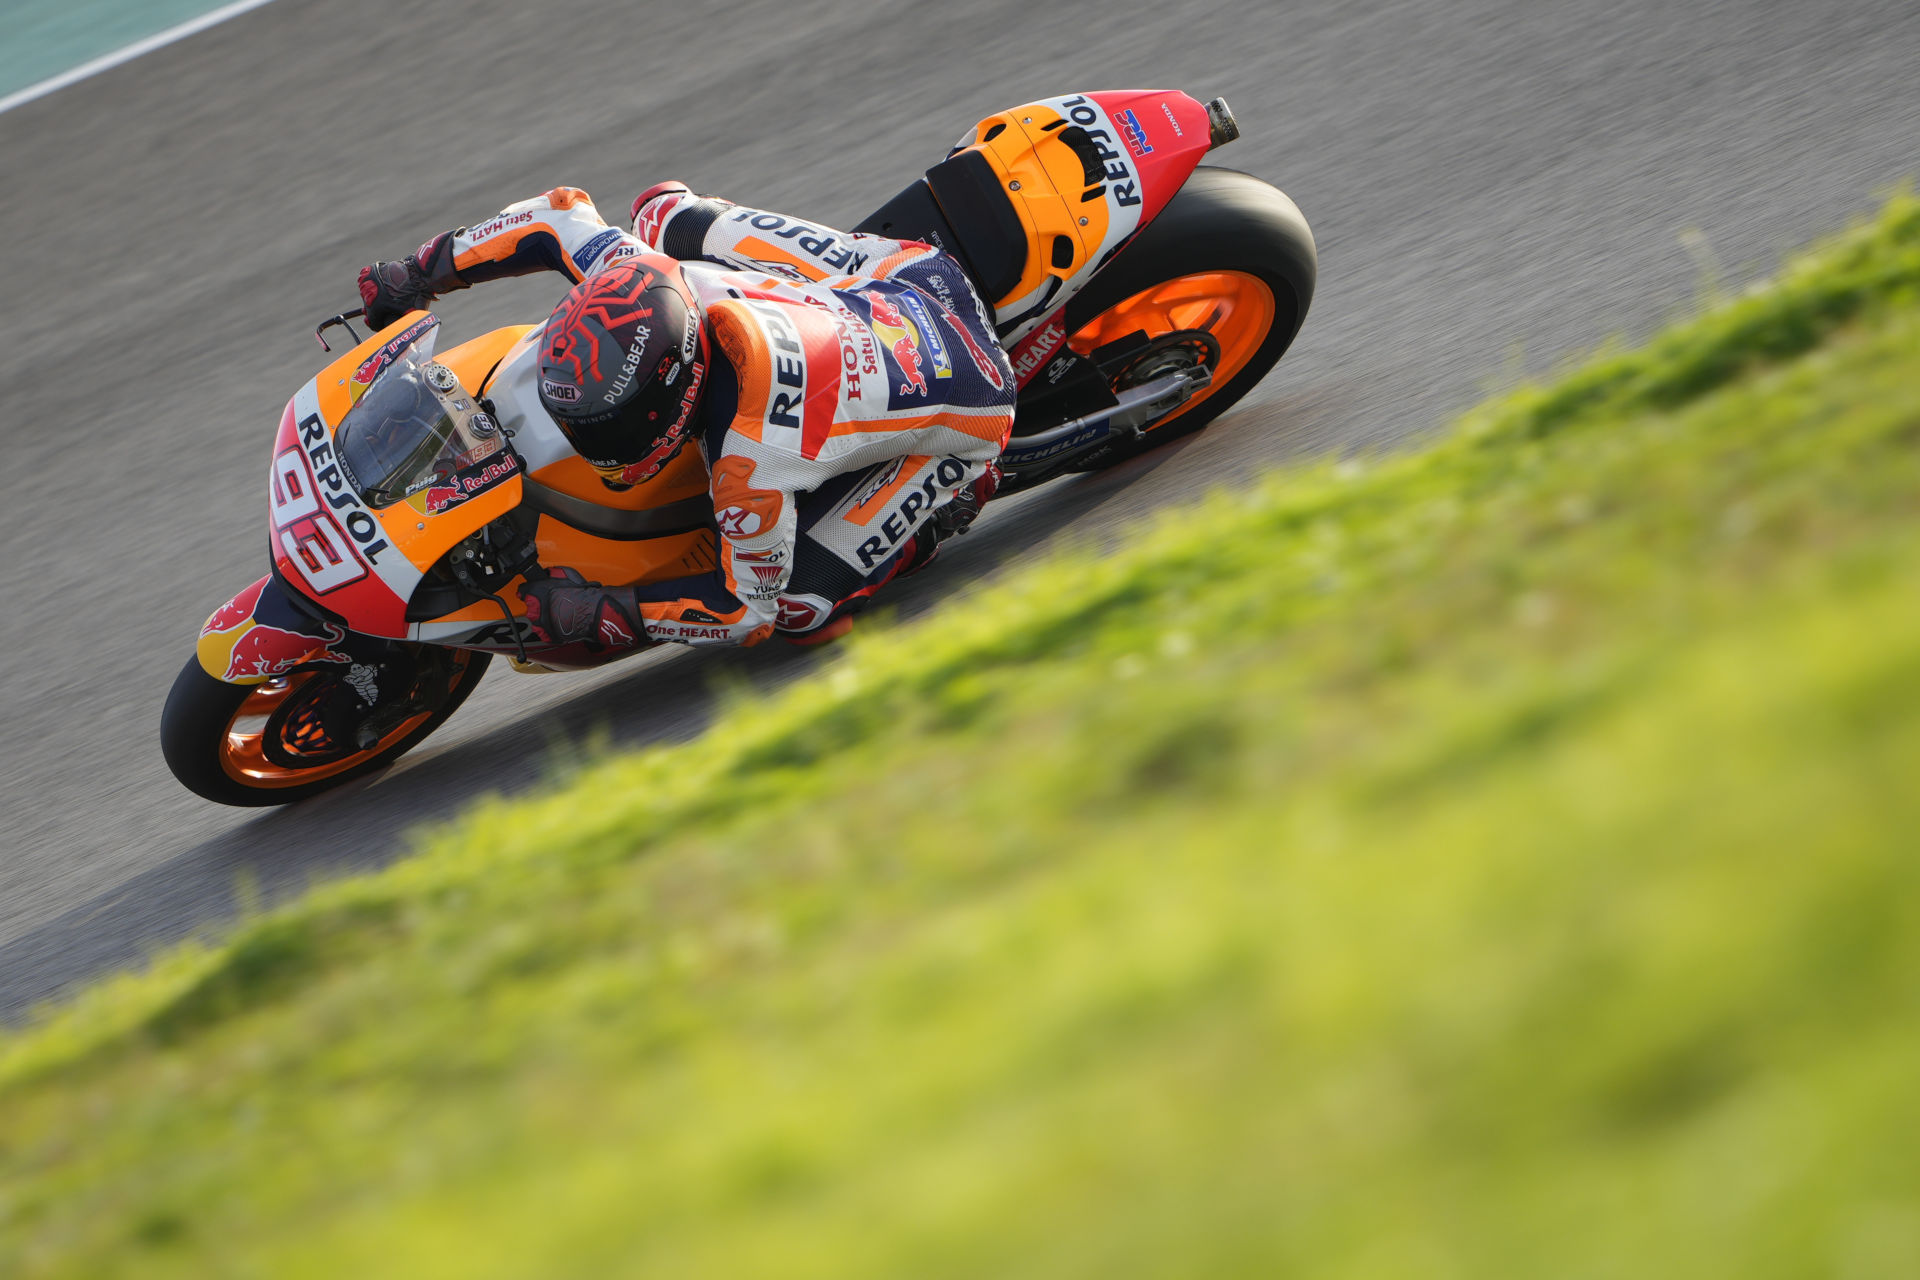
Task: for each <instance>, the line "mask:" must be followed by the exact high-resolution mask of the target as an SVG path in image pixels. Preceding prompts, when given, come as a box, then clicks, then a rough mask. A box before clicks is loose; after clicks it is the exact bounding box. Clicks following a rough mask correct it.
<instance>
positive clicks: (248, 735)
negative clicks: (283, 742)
mask: <svg viewBox="0 0 1920 1280" xmlns="http://www.w3.org/2000/svg"><path fill="white" fill-rule="evenodd" d="M466 670H467V659H466V655H465V654H460V655H457V656H456V657H455V659H454V669H453V680H454V681H458V680H459V679H460V677H461V676H462V675H464V674H465V673H466ZM318 674H320V673H319V672H316V671H298V672H295V673H294V674H292V675H290V676H281V677H279V678H277V679H274V680H269V681H267V682H266V683H265V684H262V685H256V686H254V688H253V689H252V690H250V691H249V692H248V694H247V696H246V699H245V700H244V701H243V702H241V704H240V705H239V707H238V708H236V709H235V710H234V713H233V718H232V719H230V720H228V721H227V732H226V735H225V736H224V737H223V738H222V739H221V742H220V767H221V768H222V769H223V770H225V771H226V774H227V776H228V777H229V778H232V779H233V780H234V781H235V782H238V783H241V784H243V785H245V786H249V787H264V788H274V787H298V786H303V785H305V784H306V783H309V782H319V781H321V780H323V779H326V778H333V777H338V776H339V775H340V774H343V773H345V772H346V771H347V770H349V769H352V768H356V767H357V766H359V765H363V764H365V763H366V762H367V761H369V760H371V759H373V757H375V756H377V755H379V754H380V753H381V752H382V751H385V750H386V749H387V748H389V747H391V746H393V744H394V743H396V742H398V741H400V740H401V739H402V738H404V737H406V736H407V735H408V734H410V733H412V732H413V731H414V730H415V729H418V728H419V727H420V726H421V725H423V724H425V723H426V722H427V720H428V718H429V717H431V716H432V715H433V712H431V711H422V712H421V713H420V714H419V715H416V716H409V717H407V718H406V719H405V720H403V721H401V722H400V723H399V724H398V725H396V726H394V727H393V728H392V729H391V730H389V731H388V732H387V733H386V735H385V736H384V737H382V738H381V739H380V741H378V742H376V743H374V744H373V745H372V746H371V747H368V748H367V749H366V750H364V751H355V752H351V753H349V754H348V755H345V756H342V757H341V758H339V759H338V760H329V761H327V762H326V763H324V764H316V765H311V766H308V767H306V768H297V769H296V768H289V767H287V766H286V765H283V764H278V763H276V762H275V761H273V760H271V759H269V758H268V757H267V752H266V730H267V722H268V721H269V720H271V719H272V718H273V713H274V712H276V711H278V710H279V709H280V708H281V706H282V705H284V704H285V702H286V701H287V699H289V698H291V697H292V696H293V695H294V693H296V692H297V691H298V690H300V689H301V688H302V687H304V686H305V685H306V684H307V683H308V682H309V681H310V680H312V679H313V678H314V677H315V676H316V675H318Z"/></svg>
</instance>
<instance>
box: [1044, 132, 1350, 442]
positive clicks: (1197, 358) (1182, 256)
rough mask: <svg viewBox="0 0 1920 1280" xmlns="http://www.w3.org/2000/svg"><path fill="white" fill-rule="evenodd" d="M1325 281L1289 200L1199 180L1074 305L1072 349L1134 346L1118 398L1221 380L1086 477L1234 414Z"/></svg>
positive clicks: (1116, 379) (1207, 175) (1207, 174)
mask: <svg viewBox="0 0 1920 1280" xmlns="http://www.w3.org/2000/svg"><path fill="white" fill-rule="evenodd" d="M1318 275H1319V256H1318V252H1317V251H1316V249H1315V247H1314V243H1313V232H1312V231H1311V230H1310V229H1309V228H1308V226H1307V221H1306V219H1305V218H1304V217H1302V216H1301V214H1300V210H1299V208H1298V207H1296V206H1295V205H1294V203H1293V201H1292V200H1290V199H1289V198H1288V197H1287V195H1286V193H1285V192H1283V191H1280V190H1279V189H1278V188H1276V187H1273V186H1270V185H1269V184H1267V183H1265V182H1262V181H1260V179H1258V178H1255V177H1253V176H1251V175H1250V174H1245V173H1240V172H1238V171H1236V170H1233V169H1215V168H1208V167H1202V168H1200V169H1197V170H1195V171H1194V173H1193V176H1192V177H1190V178H1189V179H1187V182H1186V185H1184V186H1183V187H1181V188H1180V190H1179V192H1178V193H1177V194H1176V195H1175V196H1174V197H1173V200H1172V201H1171V202H1170V203H1169V204H1168V205H1167V207H1166V209H1165V210H1163V211H1162V212H1161V214H1160V216H1159V217H1157V218H1155V219H1154V220H1153V221H1152V222H1151V223H1149V224H1148V225H1147V227H1146V229H1145V230H1143V231H1142V232H1141V233H1140V235H1139V236H1138V237H1136V238H1135V239H1134V241H1133V242H1132V243H1131V244H1129V245H1128V246H1127V247H1126V248H1125V249H1124V250H1122V251H1121V253H1120V256H1119V257H1117V258H1115V259H1114V260H1113V262H1112V263H1111V264H1109V265H1108V266H1107V267H1106V268H1105V269H1103V270H1102V271H1101V272H1100V273H1099V274H1098V275H1096V276H1095V277H1094V278H1093V280H1092V281H1090V282H1089V283H1088V285H1087V287H1086V288H1085V289H1084V290H1082V291H1081V293H1080V294H1079V296H1077V297H1075V298H1074V299H1073V301H1071V302H1070V303H1068V304H1067V313H1066V329H1067V333H1068V338H1067V345H1068V346H1070V347H1071V348H1073V350H1074V351H1076V352H1078V353H1079V354H1080V355H1082V356H1085V355H1089V354H1091V353H1092V352H1094V351H1095V350H1097V349H1099V348H1102V347H1107V348H1108V349H1109V350H1113V349H1114V347H1113V345H1112V344H1118V343H1123V342H1124V343H1127V344H1128V346H1127V349H1128V355H1127V356H1126V357H1125V358H1124V359H1123V360H1122V361H1120V362H1119V365H1118V367H1114V368H1112V370H1111V373H1112V377H1111V383H1112V386H1113V389H1114V390H1115V391H1121V390H1124V389H1126V388H1127V387H1130V386H1138V385H1140V384H1142V383H1145V382H1149V381H1152V380H1153V379H1155V378H1160V377H1164V376H1166V375H1167V374H1168V373H1172V372H1176V371H1178V370H1179V369H1181V368H1185V367H1192V366H1194V365H1205V366H1206V367H1207V369H1208V371H1209V372H1210V373H1211V374H1212V375H1213V376H1212V381H1211V382H1210V383H1209V384H1208V385H1207V386H1206V387H1205V388H1203V389H1202V390H1201V391H1200V392H1198V393H1197V394H1195V395H1194V396H1193V397H1192V398H1191V399H1189V400H1188V401H1187V402H1186V403H1185V404H1182V405H1181V406H1180V407H1179V408H1177V409H1175V410H1173V411H1172V412H1170V413H1168V414H1167V415H1166V416H1165V417H1162V418H1161V419H1159V420H1158V421H1156V422H1153V423H1151V424H1149V425H1148V426H1147V427H1146V428H1145V430H1144V431H1143V432H1142V433H1141V435H1140V436H1139V437H1138V438H1136V439H1131V440H1125V439H1117V440H1115V441H1114V442H1113V443H1112V444H1110V445H1108V446H1107V447H1106V448H1105V449H1102V450H1100V451H1099V452H1098V453H1096V454H1094V455H1092V456H1091V457H1089V458H1087V459H1085V460H1084V461H1082V462H1080V463H1079V464H1077V467H1076V469H1077V470H1082V471H1087V470H1093V469H1096V468H1099V467H1105V466H1111V465H1112V464H1113V463H1115V462H1119V461H1121V460H1122V459H1124V458H1130V457H1133V456H1135V455H1136V454H1139V453H1143V452H1145V451H1146V450H1148V449H1151V448H1153V447H1155V446H1156V445H1159V444H1163V443H1165V442H1166V441H1168V440H1172V439H1175V438H1177V437H1179V436H1184V435H1188V434H1190V433H1192V432H1195V431H1198V430H1199V429H1200V428H1202V427H1204V426H1206V425H1207V424H1208V423H1209V422H1212V421H1213V420H1214V419H1215V418H1217V417H1219V416H1220V415H1221V414H1222V413H1225V412H1226V411H1227V410H1228V409H1229V408H1231V407H1232V406H1233V405H1234V404H1235V403H1236V402H1237V401H1239V400H1240V398H1241V397H1243V396H1245V395H1246V394H1247V392H1249V391H1251V390H1253V388H1254V386H1255V385H1256V384H1258V383H1259V381H1260V380H1261V379H1262V378H1264V377H1266V376H1267V373H1268V371H1269V370H1271V369H1272V368H1273V366H1274V365H1275V363H1277V362H1278V361H1279V359H1280V357H1281V355H1282V354H1284V353H1285V352H1286V349H1287V347H1288V345H1289V344H1291V343H1292V341H1293V338H1294V335H1295V334H1297V333H1298V332H1299V331H1300V325H1301V322H1302V321H1304V320H1305V319H1306V316H1307V306H1308V304H1309V303H1311V302H1312V301H1313V289H1314V284H1315V282H1316V280H1317V279H1318ZM1143 339H1144V341H1143Z"/></svg>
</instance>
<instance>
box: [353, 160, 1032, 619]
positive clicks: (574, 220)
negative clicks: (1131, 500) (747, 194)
mask: <svg viewBox="0 0 1920 1280" xmlns="http://www.w3.org/2000/svg"><path fill="white" fill-rule="evenodd" d="M632 217H633V223H632V226H633V230H632V232H631V234H629V233H628V232H625V231H621V230H618V229H616V228H614V227H610V226H608V225H607V223H606V222H605V221H603V220H602V219H601V217H600V214H599V212H598V210H596V209H595V208H594V205H593V202H592V200H591V199H590V198H589V197H588V196H587V194H586V193H585V192H583V191H580V190H577V189H575V188H572V187H559V188H556V189H554V190H552V191H548V192H545V193H544V194H542V195H539V196H535V197H534V198H533V199H531V200H524V201H521V202H519V203H517V204H512V205H509V206H507V208H506V209H504V210H502V211H501V212H500V213H499V214H498V215H496V216H495V217H493V218H490V219H488V220H486V221H484V222H481V223H479V224H476V225H474V226H470V227H461V228H458V229H457V230H453V231H448V232H444V233H442V234H440V235H438V236H435V237H434V238H433V239H431V240H428V241H427V242H426V243H425V244H423V245H421V246H420V248H419V249H418V250H416V251H415V252H414V253H412V254H411V255H409V256H407V257H405V258H402V259H400V260H398V261H394V262H380V263H375V264H374V265H372V266H369V267H365V268H363V269H362V270H361V272H360V280H359V283H360V296H361V300H362V302H363V304H364V305H365V308H366V314H367V319H368V321H369V323H371V324H373V325H374V326H375V327H376V328H384V327H386V326H387V325H388V324H391V323H392V322H393V321H394V320H396V319H398V318H399V317H400V316H401V315H402V314H404V313H405V312H407V311H409V310H411V309H413V308H416V307H424V306H427V305H428V304H430V303H431V302H432V301H433V300H434V299H436V298H437V297H439V296H441V295H443V294H446V293H450V292H453V291H454V290H457V289H464V288H467V287H468V286H470V285H473V284H478V283H481V282H482V281H486V280H495V279H500V278H503V277H506V276H518V275H527V274H531V273H533V272H537V271H542V270H549V271H558V272H560V273H561V274H563V275H565V276H567V277H568V278H569V279H570V280H572V281H574V282H575V284H574V287H573V289H572V290H571V291H570V292H569V293H568V294H567V296H566V297H565V298H564V299H563V300H562V301H561V303H560V305H559V306H558V307H557V308H556V309H555V310H554V312H553V314H552V316H551V317H550V318H549V319H548V321H547V324H546V328H545V332H544V334H543V335H542V338H541V341H542V348H541V351H540V356H539V361H540V369H539V372H540V399H541V403H542V404H543V405H544V406H545V408H546V409H547V411H548V413H550V414H551V415H552V417H553V418H554V420H555V422H557V423H558V424H559V426H560V429H561V430H562V431H563V432H564V433H565V434H566V436H567V439H568V440H569V442H571V443H572V445H573V446H574V448H575V449H576V450H578V451H579V453H580V454H581V455H582V456H583V457H585V458H586V459H587V461H588V462H589V463H591V464H592V465H593V466H594V468H595V469H596V470H597V471H598V472H599V473H600V475H601V478H602V481H603V482H604V483H606V484H607V485H608V486H609V487H610V488H614V489H622V488H626V487H629V486H631V485H634V484H637V483H640V482H642V481H644V480H646V479H648V478H649V477H651V476H653V475H655V474H657V473H658V472H659V471H660V469H661V468H662V467H664V466H666V464H667V463H668V462H670V461H672V459H673V458H674V457H675V456H676V455H677V454H678V453H679V451H680V450H681V449H682V448H684V447H685V446H686V444H687V443H688V441H692V442H693V443H694V446H695V447H696V448H698V449H699V450H700V451H701V454H702V457H703V459H704V461H705V462H706V465H707V471H708V474H709V476H710V478H711V484H710V495H711V497H712V500H713V506H714V512H715V520H716V523H717V525H718V528H719V555H718V563H717V565H716V567H715V568H714V569H713V570H712V571H711V572H708V573H704V574H699V575H696V576H693V577H687V578H679V579H675V580H673V581H670V582H661V583H648V584H641V585H638V586H604V585H602V584H600V583H595V582H588V581H586V580H585V579H584V578H583V577H582V576H581V575H580V574H579V573H578V572H577V571H576V570H574V569H572V568H568V567H565V566H557V567H552V568H550V569H548V570H546V571H542V570H535V571H533V572H532V573H530V574H529V575H528V578H529V581H528V582H527V583H526V584H525V585H523V586H522V588H521V596H522V598H523V599H524V600H525V602H526V612H527V618H528V621H529V622H531V623H532V624H534V626H535V628H536V631H537V632H538V634H539V636H540V638H541V639H543V640H545V641H548V642H549V643H553V644H567V645H573V644H578V645H581V646H584V648H585V649H586V650H587V651H589V652H602V651H604V650H606V649H608V648H618V647H633V646H637V645H641V644H645V643H647V642H649V641H657V640H678V641H684V642H686V643H689V644H756V643H758V642H759V641H761V640H763V639H765V638H766V637H767V636H768V635H769V634H772V633H774V632H775V631H776V630H778V632H779V633H780V634H782V635H783V636H785V637H787V638H789V639H793V640H795V642H796V643H810V642H813V641H817V640H820V639H829V638H832V637H834V636H837V635H840V634H844V632H845V631H846V630H847V629H848V628H849V627H850V626H851V625H852V614H853V613H855V612H857V611H858V610H859V609H860V608H862V607H863V606H864V605H865V604H866V602H867V601H868V600H869V599H870V598H871V597H872V595H873V593H874V592H875V591H877V590H878V589H879V588H880V587H882V586H884V585H885V584H886V583H887V582H888V581H890V580H891V579H892V578H894V577H896V576H899V575H900V574H902V573H911V572H913V571H915V570H917V569H919V568H922V567H924V566H925V564H926V563H927V562H928V560H930V559H931V557H932V554H933V552H934V551H935V549H936V548H937V546H938V544H939V542H940V541H941V540H942V539H943V538H945V537H947V536H950V535H951V534H952V533H954V532H958V531H963V530H964V529H965V528H966V526H967V525H968V524H969V523H970V522H971V521H972V519H973V517H974V516H975V515H976V514H978V512H979V509H980V506H981V504H982V503H984V502H985V501H986V500H987V499H988V498H990V497H992V496H993V492H994V490H995V489H996V488H997V486H998V483H999V471H998V468H997V467H996V466H995V465H994V460H995V459H996V458H997V457H998V456H999V454H1000V451H1001V450H1002V449H1003V448H1004V447H1005V445H1006V441H1007V437H1008V434H1009V432H1010V431H1011V429H1012V425H1013V403H1014V397H1015V394H1016V391H1017V387H1016V384H1015V380H1014V376H1013V370H1012V368H1011V367H1010V366H1009V364H1008V362H1007V358H1006V356H1005V354H1004V353H1003V352H1002V351H1001V349H1000V345H999V342H998V340H997V338H996V337H995V334H994V330H993V321H992V316H991V312H990V311H989V310H988V308H987V307H986V306H985V305H984V304H983V303H982V301H981V300H980V298H979V297H978V296H977V295H976V294H975V293H974V291H973V288H972V285H971V284H970V282H969V281H968V280H967V277H966V274H965V273H964V272H963V271H962V270H961V268H960V266H959V264H958V263H957V262H956V261H955V260H954V259H953V258H952V257H950V256H948V255H947V254H945V253H943V252H941V251H939V250H937V249H935V248H932V247H931V246H928V245H925V244H921V243H918V242H915V241H900V240H891V239H887V238H885V237H881V236H875V235H866V234H855V233H849V232H844V231H835V230H831V229H829V228H825V227H821V226H819V225H817V224H814V223H808V222H803V221H801V220H799V219H796V218H789V217H786V216H783V215H781V214H776V213H769V212H766V211H764V210H759V209H749V208H744V207H740V206H736V205H733V204H731V203H730V202H728V201H724V200H718V199H713V198H710V197H703V196H697V195H695V194H693V192H691V191H690V190H689V189H688V188H687V187H686V186H685V185H683V184H681V183H678V182H668V183H662V184H660V185H658V186H655V187H651V188H649V189H648V190H646V191H644V192H642V193H641V194H640V196H639V197H638V198H637V199H636V200H635V201H634V202H633V208H632Z"/></svg>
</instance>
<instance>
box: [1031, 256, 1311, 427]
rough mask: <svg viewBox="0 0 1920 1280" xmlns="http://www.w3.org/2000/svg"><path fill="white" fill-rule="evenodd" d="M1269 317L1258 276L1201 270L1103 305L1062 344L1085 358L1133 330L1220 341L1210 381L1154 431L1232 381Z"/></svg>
mask: <svg viewBox="0 0 1920 1280" xmlns="http://www.w3.org/2000/svg"><path fill="white" fill-rule="evenodd" d="M1273 316H1274V305H1273V290H1272V289H1271V288H1270V287H1268V285H1267V282H1266V281H1264V280H1262V279H1260V277H1258V276H1254V275H1249V274H1247V273H1246V272H1244V271H1203V272H1199V273H1197V274H1194V275H1190V276H1176V277H1174V278H1173V279H1171V280H1166V281H1162V282H1161V283H1159V284H1157V285H1154V286H1153V287H1152V288H1151V289H1143V290H1142V291H1140V292H1139V293H1136V294H1134V295H1133V296H1132V297H1131V298H1128V299H1127V300H1126V301H1124V302H1120V303H1117V304H1115V305H1114V306H1111V307H1108V308H1107V309H1106V310H1105V311H1102V312H1101V313H1100V314H1099V315H1097V316H1095V317H1094V318H1093V320H1092V321H1091V322H1089V323H1088V324H1087V325H1085V326H1084V327H1082V328H1081V329H1080V330H1079V331H1078V332H1076V333H1075V334H1074V335H1073V336H1072V337H1071V338H1069V339H1068V340H1067V345H1068V346H1070V347H1072V348H1073V349H1074V351H1075V352H1077V353H1078V354H1080V355H1083V356H1084V355H1086V354H1088V353H1089V352H1091V351H1093V350H1094V349H1095V348H1096V347H1102V346H1105V345H1106V344H1107V343H1109V342H1118V341H1119V340H1120V339H1121V338H1124V337H1126V336H1127V335H1128V334H1130V333H1136V332H1144V333H1145V334H1146V335H1147V338H1148V340H1149V341H1151V340H1153V339H1155V338H1159V337H1164V336H1165V335H1167V334H1169V333H1180V332H1187V331H1191V330H1196V329H1197V330H1200V331H1201V332H1204V333H1207V334H1209V335H1211V336H1212V338H1213V340H1214V341H1215V342H1218V343H1219V344H1220V359H1219V361H1218V362H1217V363H1216V364H1215V365H1214V366H1213V381H1212V382H1210V383H1208V384H1207V385H1206V387H1205V388H1203V389H1202V390H1201V391H1200V392H1199V393H1198V394H1196V395H1195V396H1194V397H1193V399H1191V400H1189V401H1187V402H1186V403H1185V404H1183V405H1181V406H1180V407H1179V408H1178V409H1175V410H1174V411H1173V412H1172V413H1170V414H1168V415H1167V416H1166V417H1164V418H1162V419H1160V421H1159V422H1156V423H1154V428H1155V429H1157V428H1159V427H1163V426H1165V425H1166V424H1167V423H1169V422H1172V421H1173V420H1174V419H1175V418H1178V417H1179V416H1180V415H1181V414H1183V413H1186V412H1188V411H1189V410H1191V409H1192V408H1194V406H1196V405H1199V404H1203V403H1205V401H1206V399H1207V397H1208V396H1210V395H1212V394H1213V393H1214V392H1216V391H1218V390H1219V389H1220V388H1222V387H1224V386H1226V385H1227V384H1228V383H1229V382H1232V381H1233V380H1234V378H1235V377H1236V376H1238V374H1239V373H1240V371H1241V370H1242V369H1244V368H1246V367H1247V364H1248V362H1249V361H1251V360H1252V359H1253V357H1254V353H1255V352H1257V351H1259V350H1260V347H1261V344H1263V343H1265V342H1266V340H1267V334H1268V333H1270V332H1271V331H1272V329H1273Z"/></svg>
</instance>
